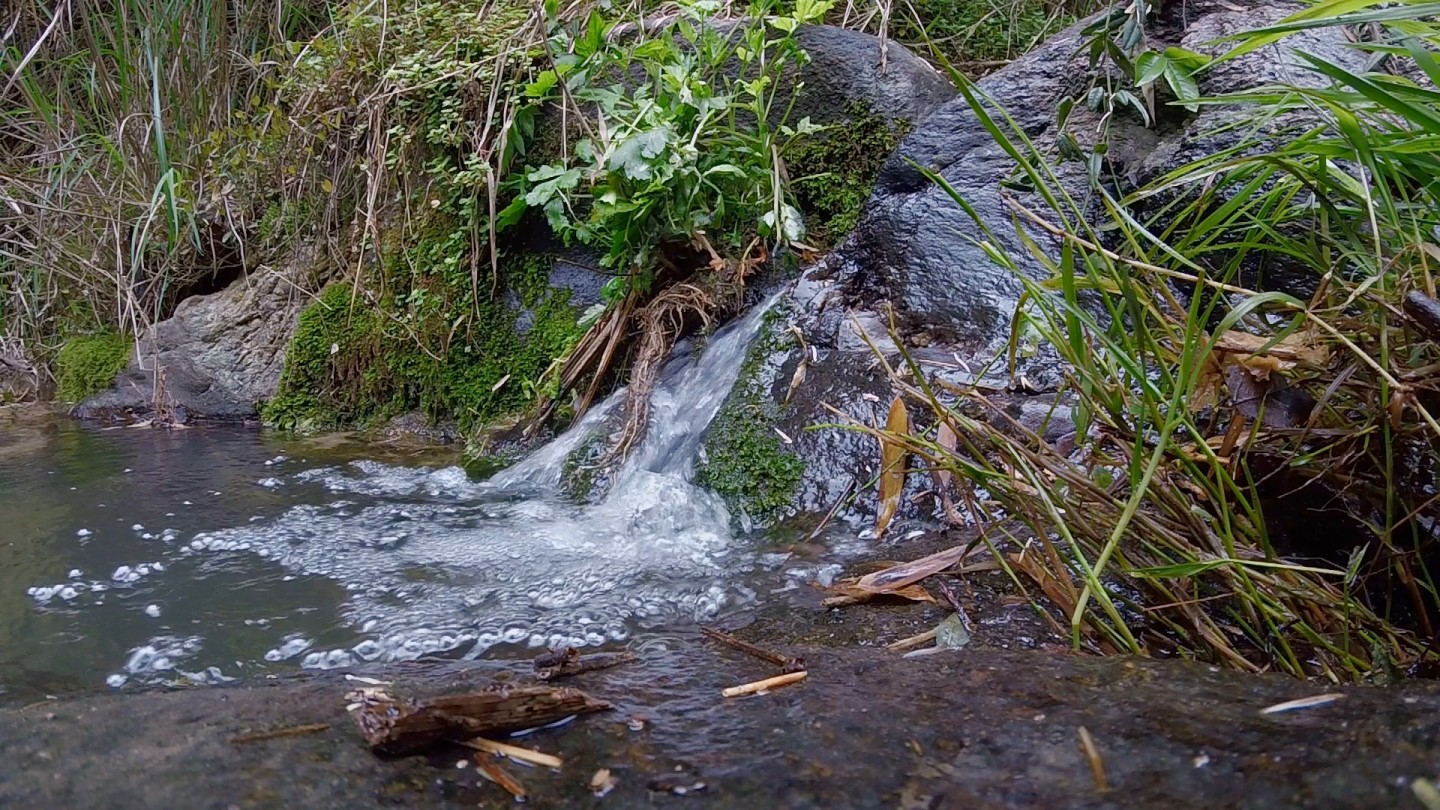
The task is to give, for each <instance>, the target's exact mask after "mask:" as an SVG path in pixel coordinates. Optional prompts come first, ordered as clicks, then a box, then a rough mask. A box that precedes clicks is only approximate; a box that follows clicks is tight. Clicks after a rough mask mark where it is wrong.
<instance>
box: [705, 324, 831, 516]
mask: <svg viewBox="0 0 1440 810" xmlns="http://www.w3.org/2000/svg"><path fill="white" fill-rule="evenodd" d="M766 319H767V320H766V323H765V325H764V326H763V327H762V330H761V335H762V336H763V337H762V339H761V340H758V341H756V343H755V345H753V346H751V347H750V350H749V352H748V353H747V354H746V356H745V363H744V365H743V366H741V369H740V376H739V378H738V379H737V380H736V383H735V387H734V388H733V389H732V390H731V392H730V397H729V398H728V399H727V400H726V402H725V404H724V406H722V407H721V409H720V412H719V413H717V414H716V415H715V419H714V421H713V422H711V424H710V427H709V429H708V430H707V432H706V434H705V441H704V444H703V447H704V453H703V454H702V456H701V460H700V462H699V464H698V465H697V466H696V470H695V481H696V483H698V484H700V485H702V486H705V487H708V488H710V489H712V490H714V491H715V492H717V493H719V495H720V496H721V497H722V498H724V499H725V503H726V505H727V506H729V507H730V509H731V510H732V511H734V512H736V513H738V514H739V515H740V516H741V521H742V522H743V523H746V524H747V525H748V524H753V523H760V524H764V523H768V522H770V521H773V520H774V519H776V518H778V517H781V516H782V515H783V513H784V512H785V511H786V510H788V509H789V508H790V507H791V506H792V503H793V501H794V498H795V493H796V491H797V490H798V489H799V487H800V482H801V478H802V477H803V475H804V474H805V462H804V460H803V459H801V458H800V457H799V456H797V455H796V454H794V453H792V452H790V451H788V450H786V449H785V445H784V443H783V442H782V441H781V439H780V436H779V434H778V433H776V432H775V425H776V424H777V423H778V422H779V420H780V417H781V416H782V415H783V413H784V405H783V404H780V403H777V402H775V400H774V397H773V396H772V392H771V383H772V382H773V377H774V371H775V370H774V369H770V368H767V364H768V363H769V362H770V361H771V360H772V358H774V357H776V356H777V354H778V353H779V352H781V351H783V350H784V349H786V348H787V347H788V346H789V345H790V343H791V339H790V337H789V335H788V334H787V333H783V332H780V331H779V329H778V328H777V327H778V323H779V312H778V310H776V311H772V312H770V313H767V314H766Z"/></svg>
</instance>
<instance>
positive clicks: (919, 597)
mask: <svg viewBox="0 0 1440 810" xmlns="http://www.w3.org/2000/svg"><path fill="white" fill-rule="evenodd" d="M830 591H831V593H833V594H835V595H834V596H830V597H826V598H825V601H824V602H822V603H821V604H823V605H824V606H825V607H840V606H842V605H858V604H860V603H862V602H869V601H870V600H871V599H875V598H878V597H881V596H898V597H900V598H901V599H909V600H910V601H912V602H932V603H933V602H934V601H935V597H933V596H931V595H930V592H929V591H927V590H925V589H924V588H922V587H920V585H919V584H915V585H907V586H906V587H904V588H896V589H895V590H893V591H883V592H881V591H867V590H865V589H864V588H861V587H859V586H858V585H856V584H855V583H853V582H837V583H835V587H833V588H831V589H830Z"/></svg>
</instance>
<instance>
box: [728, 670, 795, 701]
mask: <svg viewBox="0 0 1440 810" xmlns="http://www.w3.org/2000/svg"><path fill="white" fill-rule="evenodd" d="M809 674H810V673H808V672H805V671H803V670H802V671H800V672H787V673H786V674H784V675H776V676H775V677H773V678H766V679H765V680H763V681H752V682H751V683H742V684H740V685H739V686H732V687H730V688H729V689H726V690H724V691H723V692H721V693H720V694H721V695H723V696H725V697H740V696H741V695H753V694H755V693H756V692H764V691H765V690H767V689H774V688H776V687H780V686H789V685H790V684H792V683H799V682H800V681H803V680H805V678H806V676H808V675H809Z"/></svg>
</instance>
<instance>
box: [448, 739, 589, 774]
mask: <svg viewBox="0 0 1440 810" xmlns="http://www.w3.org/2000/svg"><path fill="white" fill-rule="evenodd" d="M460 744H461V745H463V746H466V747H468V748H474V749H475V750H476V751H484V752H485V753H487V754H499V755H500V756H503V757H509V758H511V759H514V760H519V761H520V762H525V763H528V764H530V765H539V766H540V767H542V768H554V769H555V770H557V771H558V770H560V766H561V765H563V764H564V762H563V761H562V760H561V759H560V758H559V757H557V756H555V755H554V754H547V753H545V752H543V751H534V750H531V749H529V748H521V747H520V746H518V745H509V744H507V743H502V742H495V741H494V740H487V739H485V738H484V737H476V738H475V739H473V740H463V741H461V743H460Z"/></svg>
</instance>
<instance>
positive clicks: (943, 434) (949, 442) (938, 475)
mask: <svg viewBox="0 0 1440 810" xmlns="http://www.w3.org/2000/svg"><path fill="white" fill-rule="evenodd" d="M958 439H959V437H958V436H956V435H955V431H954V429H953V428H951V427H950V422H949V421H948V420H941V422H940V429H939V430H937V431H936V432H935V444H936V445H938V446H939V447H940V449H942V450H945V451H947V452H950V453H954V452H955V444H956V442H957V441H958ZM931 475H933V476H935V489H936V490H938V491H940V492H949V491H950V480H951V479H952V478H954V477H955V474H954V473H952V472H950V471H949V470H947V469H944V468H941V467H938V466H937V467H936V468H935V471H934V472H933V473H931Z"/></svg>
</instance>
